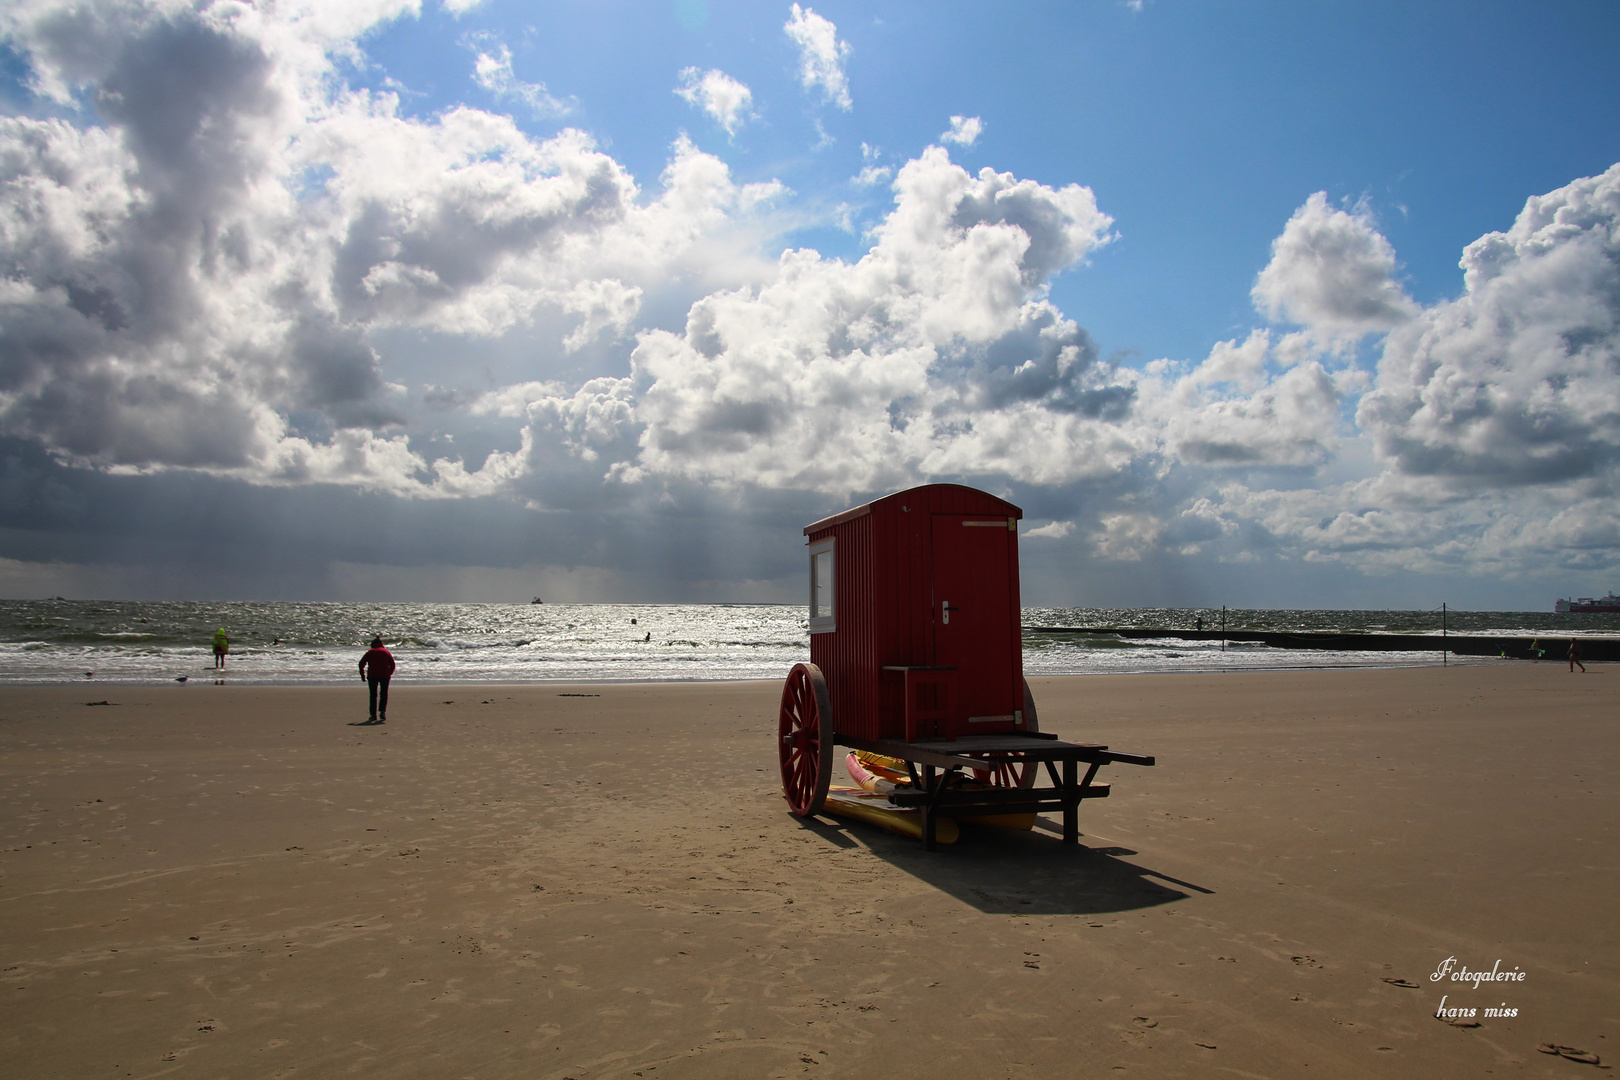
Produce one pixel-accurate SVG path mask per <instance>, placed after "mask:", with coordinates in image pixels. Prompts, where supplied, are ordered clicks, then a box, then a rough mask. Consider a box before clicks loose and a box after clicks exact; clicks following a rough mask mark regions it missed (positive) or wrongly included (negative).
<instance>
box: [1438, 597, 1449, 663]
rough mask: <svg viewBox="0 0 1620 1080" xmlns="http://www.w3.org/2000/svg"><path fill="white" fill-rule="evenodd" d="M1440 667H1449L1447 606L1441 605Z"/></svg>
mask: <svg viewBox="0 0 1620 1080" xmlns="http://www.w3.org/2000/svg"><path fill="white" fill-rule="evenodd" d="M1440 666H1441V667H1448V666H1449V665H1448V664H1447V663H1446V605H1445V604H1444V603H1441V605H1440Z"/></svg>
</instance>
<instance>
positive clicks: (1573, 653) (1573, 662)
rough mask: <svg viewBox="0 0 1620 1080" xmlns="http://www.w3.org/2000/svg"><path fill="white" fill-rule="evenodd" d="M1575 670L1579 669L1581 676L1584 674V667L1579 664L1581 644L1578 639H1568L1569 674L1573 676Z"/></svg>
mask: <svg viewBox="0 0 1620 1080" xmlns="http://www.w3.org/2000/svg"><path fill="white" fill-rule="evenodd" d="M1576 668H1580V669H1581V674H1582V675H1585V674H1586V665H1585V664H1583V663H1581V642H1580V639H1579V638H1570V639H1569V673H1570V674H1571V675H1573V674H1575V669H1576Z"/></svg>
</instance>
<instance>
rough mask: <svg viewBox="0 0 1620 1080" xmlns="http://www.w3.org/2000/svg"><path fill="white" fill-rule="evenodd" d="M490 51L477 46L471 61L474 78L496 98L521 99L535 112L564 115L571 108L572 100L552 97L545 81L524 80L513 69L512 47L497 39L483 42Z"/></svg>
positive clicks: (498, 99) (501, 99)
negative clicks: (475, 55)
mask: <svg viewBox="0 0 1620 1080" xmlns="http://www.w3.org/2000/svg"><path fill="white" fill-rule="evenodd" d="M486 44H487V45H489V51H488V52H486V51H484V50H483V49H479V50H478V59H477V60H475V61H474V62H473V79H474V80H475V81H476V82H477V83H478V85H479V86H482V87H483V88H484V89H485V90H488V91H489V92H490V93H491V94H493V95H494V96H495V99H496V100H497V101H521V102H523V104H525V105H527V106H528V107H529V111H530V112H532V113H534V115H536V116H564V115H566V114H567V113H569V112H571V111H573V107H574V105H573V102H571V101H564V100H562V99H560V98H556V97H553V96H552V95H551V93H550V91H548V90H547V89H546V87H545V84H544V83H526V82H524V81H523V80H521V79H519V78H518V77H517V76H516V75H515V74H513V72H512V50H511V49H509V48H507V47H506V46H505V45H503V44H501V43H500V42H498V41H497V42H486Z"/></svg>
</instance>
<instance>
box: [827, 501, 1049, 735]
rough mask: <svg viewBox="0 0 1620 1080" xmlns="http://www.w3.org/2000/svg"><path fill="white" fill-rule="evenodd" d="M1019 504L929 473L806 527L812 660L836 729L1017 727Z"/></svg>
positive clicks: (1020, 677) (894, 731) (1020, 724)
mask: <svg viewBox="0 0 1620 1080" xmlns="http://www.w3.org/2000/svg"><path fill="white" fill-rule="evenodd" d="M1023 516H1024V515H1023V511H1022V510H1020V509H1019V508H1018V507H1016V506H1014V505H1013V504H1012V503H1010V502H1007V501H1005V500H1004V499H998V498H996V497H995V496H994V495H990V494H988V493H986V492H983V491H978V490H976V489H974V488H970V487H964V486H962V485H960V484H928V485H926V486H923V487H916V488H911V489H910V490H908V491H901V492H896V493H895V494H893V495H888V496H885V497H884V498H881V499H878V500H876V501H874V502H870V503H867V504H866V505H864V506H857V507H855V508H854V509H851V510H846V511H844V512H843V513H841V514H835V515H833V516H832V517H829V518H823V519H822V520H821V521H818V522H815V523H814V524H812V525H807V526H805V529H804V533H805V536H806V537H807V538H808V547H809V553H810V660H811V662H812V663H813V664H815V665H816V666H817V667H819V668H820V669H821V671H822V673H823V674H824V675H825V677H826V681H827V690H828V693H829V695H830V697H831V705H832V713H833V715H834V716H836V717H837V731H838V735H839V736H850V737H853V738H857V739H904V740H906V741H913V740H916V739H927V738H935V739H937V738H945V739H955V738H958V737H960V736H964V735H994V734H1003V733H1010V732H1019V731H1024V730H1025V724H1024V695H1025V691H1024V664H1023V641H1022V637H1021V634H1020V631H1019V624H1020V615H1021V609H1020V606H1019V598H1018V521H1019V519H1020V518H1022V517H1023Z"/></svg>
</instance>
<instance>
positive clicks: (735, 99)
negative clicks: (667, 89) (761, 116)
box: [675, 67, 754, 135]
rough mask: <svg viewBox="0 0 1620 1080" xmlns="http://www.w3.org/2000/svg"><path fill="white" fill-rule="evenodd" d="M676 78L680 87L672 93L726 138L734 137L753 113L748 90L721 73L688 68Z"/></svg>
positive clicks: (752, 102)
mask: <svg viewBox="0 0 1620 1080" xmlns="http://www.w3.org/2000/svg"><path fill="white" fill-rule="evenodd" d="M680 77H681V84H680V85H679V86H678V87H676V88H675V93H677V94H679V95H680V96H681V97H682V98H684V99H685V100H686V102H687V104H689V105H692V106H693V107H694V108H699V109H702V110H703V111H704V112H705V113H707V114H708V115H709V116H710V117H711V118H712V119H713V120H714V122H715V123H717V124H719V125H720V126H721V127H722V128H724V129H725V131H726V134H727V135H735V134H737V129H738V128H740V127H742V125H743V122H744V121H745V120H747V119H748V118H749V116H750V115H751V114H752V112H753V107H754V95H753V93H752V91H750V90H749V89H748V87H746V86H744V85H743V84H742V83H740V82H738V81H737V80H736V79H733V78H732V77H731V76H730V75H727V74H726V73H725V72H723V71H718V70H714V69H712V68H711V69H710V70H708V71H702V72H700V71H698V69H697V68H695V67H689V68H685V69H683V70H682V71H681V76H680Z"/></svg>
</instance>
